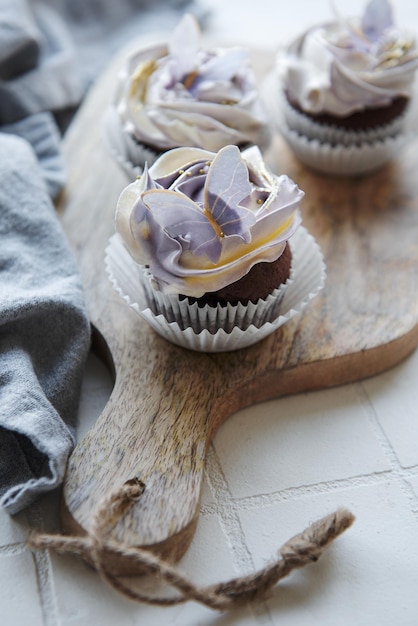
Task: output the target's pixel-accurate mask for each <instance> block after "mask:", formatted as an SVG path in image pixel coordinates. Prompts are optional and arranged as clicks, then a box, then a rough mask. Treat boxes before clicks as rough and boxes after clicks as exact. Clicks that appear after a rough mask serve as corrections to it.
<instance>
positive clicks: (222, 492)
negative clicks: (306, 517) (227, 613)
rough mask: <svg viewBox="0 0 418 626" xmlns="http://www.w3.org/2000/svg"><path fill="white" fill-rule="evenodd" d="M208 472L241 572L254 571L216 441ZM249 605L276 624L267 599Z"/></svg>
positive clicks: (264, 619) (218, 512)
mask: <svg viewBox="0 0 418 626" xmlns="http://www.w3.org/2000/svg"><path fill="white" fill-rule="evenodd" d="M205 474H206V479H207V482H208V484H209V489H210V491H211V493H212V495H213V497H214V499H215V502H216V503H217V507H216V515H217V516H218V519H219V523H220V526H221V529H222V532H223V533H224V535H225V538H226V540H227V544H228V547H229V550H230V552H231V553H232V558H233V564H234V566H235V569H236V570H237V573H238V574H239V575H242V572H246V573H248V572H251V571H254V568H255V564H254V561H253V558H252V555H251V552H250V551H249V549H248V546H247V543H246V541H245V535H244V531H243V529H242V526H241V521H240V519H239V516H238V514H237V511H236V509H235V508H234V507H233V506H232V503H233V498H232V494H231V492H230V489H229V486H228V482H227V480H226V478H225V476H224V473H223V470H222V465H221V463H220V460H219V458H218V455H217V454H216V450H215V447H214V445H213V443H212V444H211V445H210V446H209V449H208V452H207V456H206V468H205ZM247 607H248V610H249V611H250V612H251V614H252V615H253V617H254V619H255V620H257V623H260V624H261V623H262V624H264V625H266V626H273V621H272V617H271V614H270V610H269V608H268V605H267V603H266V602H261V604H259V605H258V606H257V607H253V606H252V604H251V603H250V604H248V605H247ZM260 609H261V610H260ZM257 614H258V615H257ZM260 620H262V622H261V621H260Z"/></svg>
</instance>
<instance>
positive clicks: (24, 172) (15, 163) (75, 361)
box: [0, 133, 89, 513]
mask: <svg viewBox="0 0 418 626" xmlns="http://www.w3.org/2000/svg"><path fill="white" fill-rule="evenodd" d="M0 210H1V219H0V505H1V506H2V507H4V508H5V509H6V510H7V511H8V512H10V513H15V512H16V511H18V510H20V509H21V508H22V507H24V506H26V505H27V504H28V503H29V502H31V501H32V500H33V499H34V497H35V496H36V495H38V494H39V493H41V492H42V491H45V490H47V489H52V488H53V487H55V486H57V485H58V484H59V483H60V482H61V480H62V478H63V474H64V470H65V464H66V460H67V457H68V454H69V452H70V450H71V447H72V445H73V435H74V425H75V417H76V413H77V404H78V398H79V392H80V384H81V378H82V372H83V364H84V361H85V357H86V353H87V350H88V346H89V323H88V321H87V317H86V314H85V311H84V306H83V297H82V290H81V285H80V280H79V278H78V274H77V269H76V266H75V262H74V259H73V257H72V254H71V253H70V251H69V249H68V246H67V244H66V240H65V237H64V235H63V233H62V230H61V228H60V225H59V223H58V221H57V220H56V217H55V211H54V207H53V205H52V203H51V200H50V198H49V195H48V192H47V187H46V185H45V183H44V181H43V178H42V174H41V170H40V167H39V165H38V162H37V159H36V155H35V153H34V152H33V150H32V149H31V147H30V146H29V144H28V143H27V142H26V141H25V140H23V139H21V138H18V137H15V136H10V135H6V134H2V133H0Z"/></svg>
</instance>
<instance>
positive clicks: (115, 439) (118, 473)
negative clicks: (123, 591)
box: [62, 331, 236, 574]
mask: <svg viewBox="0 0 418 626" xmlns="http://www.w3.org/2000/svg"><path fill="white" fill-rule="evenodd" d="M149 335H150V336H151V340H152V343H153V345H152V347H153V349H152V350H149V351H147V349H146V348H147V346H146V345H144V346H143V350H141V353H140V354H138V359H137V364H136V366H135V367H133V368H132V363H133V359H132V358H131V359H129V360H128V362H129V363H130V365H131V367H129V368H125V369H124V367H123V366H120V368H119V370H118V371H117V372H116V380H115V385H114V388H113V391H112V394H111V396H110V399H109V402H108V403H107V405H106V407H105V409H104V411H103V413H102V414H101V415H100V416H99V418H98V419H97V421H96V423H95V425H94V426H93V427H92V428H91V430H90V431H89V432H88V433H87V434H86V435H85V437H84V438H83V439H82V440H81V442H80V443H79V444H78V445H77V447H76V448H75V450H74V452H73V454H72V455H71V457H70V460H69V463H68V467H67V473H66V478H65V482H64V490H63V507H62V525H63V529H64V531H65V532H68V533H71V534H74V533H75V534H78V535H81V534H85V533H86V531H87V530H88V529H89V526H90V523H91V519H92V515H93V512H94V510H96V509H97V507H98V506H99V505H100V502H101V501H102V500H103V499H104V498H106V496H107V495H108V494H109V493H110V492H113V491H115V490H117V489H118V488H120V487H121V486H122V485H125V484H127V483H130V482H131V483H134V482H135V481H137V482H140V483H141V484H142V485H143V490H142V493H141V497H140V498H138V501H137V502H135V503H134V504H133V505H132V506H131V507H130V508H129V510H127V511H126V513H124V515H123V516H122V517H121V518H120V519H119V521H118V522H117V524H116V525H115V527H114V531H113V534H112V538H113V539H115V540H117V541H120V542H123V543H125V544H128V545H131V546H139V547H143V548H149V549H150V550H152V551H153V552H155V553H156V554H158V555H159V556H161V557H162V558H164V559H168V560H170V561H175V560H178V559H179V558H180V557H181V556H182V555H183V554H184V552H185V551H186V550H187V548H188V546H189V544H190V542H191V540H192V538H193V535H194V531H195V526H196V523H197V518H198V512H199V503H200V493H201V487H202V481H203V472H204V466H205V457H206V451H207V448H208V446H209V443H210V441H211V439H212V437H213V435H214V433H215V431H216V429H217V427H218V426H219V425H220V424H221V423H222V422H223V421H224V420H225V419H226V417H228V415H229V414H231V413H232V412H234V411H235V410H236V404H235V401H234V400H233V396H231V399H230V400H228V394H227V392H226V389H225V383H224V379H223V377H222V376H221V372H220V371H219V369H218V368H217V366H216V363H215V362H214V361H212V360H211V359H210V357H208V356H207V355H204V354H198V353H192V352H190V351H187V350H184V349H182V348H178V347H177V346H174V345H171V344H168V343H167V342H165V341H164V340H163V339H160V338H158V337H157V336H156V335H155V334H154V333H149V331H148V336H149ZM146 337H147V335H146V334H144V340H146V339H145V338H146ZM156 342H157V344H158V343H159V342H162V343H161V349H160V350H159V349H158V345H157V346H156V345H155V343H156ZM128 349H129V344H128ZM134 388H136V390H137V392H136V393H135V389H134ZM223 391H224V392H225V393H223ZM220 396H221V397H222V402H221V403H220V402H219V397H220ZM133 398H134V399H135V400H132V399H133ZM131 567H132V566H131V565H130V564H128V566H126V564H124V563H123V562H120V563H117V562H116V563H114V564H113V568H114V571H115V573H121V574H127V573H139V572H138V571H137V570H134V571H132V569H131Z"/></svg>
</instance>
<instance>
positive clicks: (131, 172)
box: [102, 106, 161, 180]
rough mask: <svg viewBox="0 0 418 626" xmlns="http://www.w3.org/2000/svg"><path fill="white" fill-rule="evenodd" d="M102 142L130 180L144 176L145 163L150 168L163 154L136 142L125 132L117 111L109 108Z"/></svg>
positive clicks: (103, 121) (105, 118)
mask: <svg viewBox="0 0 418 626" xmlns="http://www.w3.org/2000/svg"><path fill="white" fill-rule="evenodd" d="M102 141H103V143H104V145H105V147H106V149H107V151H108V152H109V154H110V156H111V157H112V158H113V159H114V160H115V161H116V163H118V165H119V166H120V167H121V168H122V170H123V171H124V172H125V174H126V175H127V176H128V178H129V179H130V180H134V179H135V178H136V177H137V176H139V175H140V174H142V172H143V170H144V165H145V163H148V166H149V167H150V166H151V165H152V164H153V163H154V161H156V160H157V158H158V157H159V156H160V154H161V152H158V151H157V150H153V149H152V148H150V147H148V146H145V145H144V144H141V143H139V142H138V141H136V139H135V138H134V137H132V136H131V135H130V134H129V133H127V132H126V131H124V129H123V127H122V124H121V122H120V120H119V116H118V113H117V111H116V109H115V108H114V107H112V106H110V107H108V109H107V110H106V112H105V113H104V115H103V120H102Z"/></svg>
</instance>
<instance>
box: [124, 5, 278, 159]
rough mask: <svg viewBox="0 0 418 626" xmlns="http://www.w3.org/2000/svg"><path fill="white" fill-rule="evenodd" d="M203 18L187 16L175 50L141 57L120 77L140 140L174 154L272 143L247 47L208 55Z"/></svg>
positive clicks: (132, 129)
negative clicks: (203, 39)
mask: <svg viewBox="0 0 418 626" xmlns="http://www.w3.org/2000/svg"><path fill="white" fill-rule="evenodd" d="M199 39H200V31H199V27H198V24H197V21H196V20H195V18H194V17H193V16H192V15H190V14H186V15H185V16H184V17H183V19H182V20H181V22H180V23H179V24H178V26H177V28H176V29H175V30H174V32H173V33H172V36H171V38H170V40H169V42H168V45H157V46H150V47H148V48H144V49H142V50H139V51H138V52H136V53H134V54H133V55H132V56H131V58H130V59H129V60H128V63H127V66H126V68H125V69H124V71H123V72H122V73H121V75H120V80H119V89H118V92H117V95H116V103H115V105H116V108H117V111H118V114H119V118H120V120H121V122H122V124H123V127H124V129H125V130H126V131H127V132H128V133H130V134H131V135H133V136H134V137H135V138H136V139H137V140H138V141H139V142H142V143H146V144H149V145H151V146H153V147H157V148H160V149H162V150H167V149H170V148H175V147H178V146H195V147H200V148H205V149H207V150H212V151H217V150H219V149H220V148H221V147H222V146H225V145H228V144H235V145H245V144H256V145H259V146H262V147H263V146H265V145H267V144H268V142H269V133H268V130H267V129H268V126H267V121H266V119H267V118H266V116H265V113H264V111H263V109H262V105H261V102H260V99H259V97H258V92H257V88H256V83H255V77H254V74H253V71H252V69H251V67H250V63H249V54H248V52H247V51H246V50H244V49H241V48H229V49H224V48H216V49H210V50H204V49H202V48H201V47H200V44H199Z"/></svg>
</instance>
